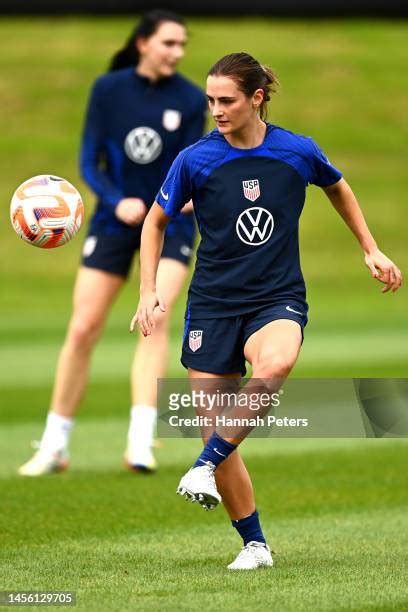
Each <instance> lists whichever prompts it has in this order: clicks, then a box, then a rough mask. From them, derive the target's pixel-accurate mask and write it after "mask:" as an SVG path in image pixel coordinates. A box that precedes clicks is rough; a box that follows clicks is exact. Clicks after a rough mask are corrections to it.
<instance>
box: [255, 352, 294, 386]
mask: <svg viewBox="0 0 408 612" xmlns="http://www.w3.org/2000/svg"><path fill="white" fill-rule="evenodd" d="M292 367H293V363H292V361H291V360H290V359H288V358H287V357H286V356H285V355H278V354H274V353H266V354H264V355H261V356H260V358H259V359H258V360H257V362H256V363H255V364H253V369H252V372H253V373H252V377H253V378H260V379H263V380H265V381H274V380H278V381H279V380H282V379H285V378H286V377H287V376H288V375H289V373H290V371H291V369H292Z"/></svg>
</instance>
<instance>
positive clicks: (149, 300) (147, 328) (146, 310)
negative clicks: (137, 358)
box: [130, 291, 166, 337]
mask: <svg viewBox="0 0 408 612" xmlns="http://www.w3.org/2000/svg"><path fill="white" fill-rule="evenodd" d="M157 307H158V308H160V310H161V311H162V312H165V310H166V305H165V303H164V301H163V300H162V299H161V298H160V297H159V296H158V295H157V293H156V291H148V292H145V293H143V294H142V293H141V294H140V300H139V306H138V307H137V310H136V313H135V315H134V317H133V318H132V320H131V322H130V332H131V333H132V332H133V331H134V330H135V327H136V323H137V324H138V325H139V327H140V331H141V332H142V334H143V335H144V336H145V337H146V336H150V335H151V333H152V330H153V329H154V328H155V327H156V324H155V321H154V310H155V309H156V308H157Z"/></svg>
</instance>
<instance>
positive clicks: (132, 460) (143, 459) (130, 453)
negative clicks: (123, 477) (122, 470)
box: [124, 444, 157, 474]
mask: <svg viewBox="0 0 408 612" xmlns="http://www.w3.org/2000/svg"><path fill="white" fill-rule="evenodd" d="M124 459H125V465H126V467H127V468H128V469H129V470H132V472H145V473H147V474H152V473H153V472H155V471H156V470H157V461H156V459H155V458H154V456H153V453H152V449H151V448H150V446H149V447H147V448H143V449H142V448H140V447H139V448H136V447H133V445H132V444H129V445H128V447H127V449H126V452H125V457H124Z"/></svg>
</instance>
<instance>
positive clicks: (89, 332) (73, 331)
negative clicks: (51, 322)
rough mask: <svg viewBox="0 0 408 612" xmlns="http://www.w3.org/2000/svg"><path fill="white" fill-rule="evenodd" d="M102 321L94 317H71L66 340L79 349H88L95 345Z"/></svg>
mask: <svg viewBox="0 0 408 612" xmlns="http://www.w3.org/2000/svg"><path fill="white" fill-rule="evenodd" d="M102 325H103V321H101V320H99V318H97V317H95V316H88V317H80V316H75V315H74V316H73V317H72V319H71V321H70V324H69V329H68V336H67V340H68V342H69V343H70V344H72V345H73V346H74V347H76V348H79V349H85V350H87V349H90V348H92V346H93V345H94V344H95V342H96V340H97V338H98V336H99V334H100V331H101V329H102Z"/></svg>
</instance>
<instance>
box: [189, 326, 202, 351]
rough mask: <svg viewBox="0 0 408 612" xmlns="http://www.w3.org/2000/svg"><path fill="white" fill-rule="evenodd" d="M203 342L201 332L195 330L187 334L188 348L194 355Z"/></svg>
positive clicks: (200, 330)
mask: <svg viewBox="0 0 408 612" xmlns="http://www.w3.org/2000/svg"><path fill="white" fill-rule="evenodd" d="M202 342H203V330H202V329H196V330H194V331H191V332H190V333H189V334H188V346H189V347H190V349H191V350H192V351H193V353H195V352H196V351H198V349H199V348H200V346H201V344H202Z"/></svg>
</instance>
